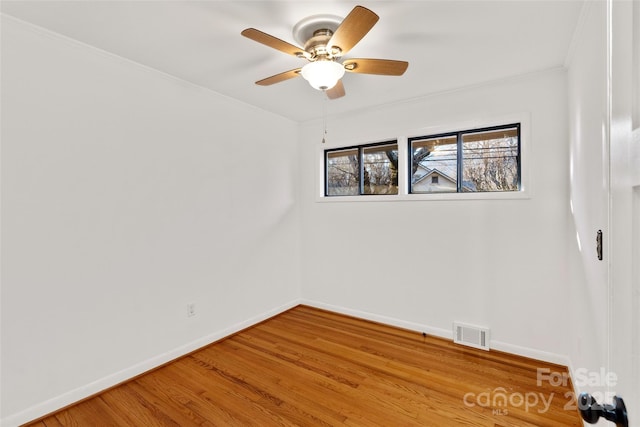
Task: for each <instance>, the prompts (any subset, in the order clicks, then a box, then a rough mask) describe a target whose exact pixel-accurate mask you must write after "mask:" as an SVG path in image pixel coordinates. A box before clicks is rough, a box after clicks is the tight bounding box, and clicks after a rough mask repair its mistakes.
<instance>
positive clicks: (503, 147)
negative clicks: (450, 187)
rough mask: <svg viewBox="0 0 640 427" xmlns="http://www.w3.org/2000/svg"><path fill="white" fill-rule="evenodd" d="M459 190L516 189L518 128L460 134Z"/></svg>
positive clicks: (517, 183) (517, 179)
mask: <svg viewBox="0 0 640 427" xmlns="http://www.w3.org/2000/svg"><path fill="white" fill-rule="evenodd" d="M462 158H463V160H462V164H463V167H462V180H463V185H462V191H465V192H468V191H518V189H519V177H518V128H516V127H513V128H505V129H500V130H492V131H487V132H477V133H467V134H463V135H462Z"/></svg>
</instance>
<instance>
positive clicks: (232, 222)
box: [1, 17, 299, 425]
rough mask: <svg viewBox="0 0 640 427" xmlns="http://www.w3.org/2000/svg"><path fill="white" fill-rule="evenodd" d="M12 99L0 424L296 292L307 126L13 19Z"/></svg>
mask: <svg viewBox="0 0 640 427" xmlns="http://www.w3.org/2000/svg"><path fill="white" fill-rule="evenodd" d="M1 98H2V267H3V269H2V354H1V356H2V372H1V374H2V404H1V408H2V414H1V415H2V420H3V425H15V424H18V423H20V422H24V421H27V420H29V419H33V418H35V417H37V416H40V415H43V414H44V413H46V412H48V411H51V410H54V409H56V408H59V407H60V406H62V405H65V404H68V403H70V402H73V401H75V400H78V399H80V398H82V397H85V396H86V395H87V394H89V393H92V392H96V391H98V390H100V389H101V388H104V387H106V386H109V385H112V384H113V383H115V382H118V381H121V380H124V379H126V378H128V377H131V376H133V375H135V374H137V373H139V372H141V371H144V370H146V369H149V368H151V367H153V366H155V365H157V364H159V363H162V362H164V361H167V360H169V359H171V358H173V357H176V356H178V355H181V354H183V353H184V352H186V351H189V350H192V349H194V348H196V347H198V346H201V345H204V344H206V343H208V342H209V341H211V340H214V339H216V338H219V337H221V336H223V335H225V334H227V333H230V332H232V331H235V330H237V329H238V328H241V327H243V326H246V325H248V324H251V323H253V322H256V321H258V320H261V319H262V318H264V317H266V316H269V315H272V314H275V313H276V312H278V311H280V310H283V309H284V308H288V307H289V306H291V304H293V303H295V302H297V301H298V300H299V286H298V279H299V271H298V265H299V254H298V252H299V251H298V241H299V239H298V233H297V231H298V229H299V225H298V220H297V218H298V214H297V212H296V209H295V194H296V191H297V189H296V188H295V185H296V184H295V183H296V176H297V175H296V174H297V171H296V160H297V159H296V147H297V141H296V137H297V124H296V123H294V122H291V121H289V120H286V119H283V118H281V117H278V116H274V115H272V114H269V113H266V112H264V111H261V110H258V109H255V108H253V107H250V106H247V105H244V104H241V103H239V102H236V101H234V100H231V99H228V98H225V97H223V96H219V95H217V94H215V93H212V92H208V91H205V90H203V89H200V88H197V87H193V86H191V85H189V84H186V83H183V82H181V81H179V80H177V79H173V78H171V77H169V76H165V75H162V74H160V73H157V72H155V71H153V70H149V69H146V68H144V67H141V66H139V65H136V64H132V63H130V62H127V61H125V60H122V59H119V58H117V57H113V56H111V55H108V54H106V53H102V52H100V51H97V50H94V49H92V48H89V47H87V46H84V45H80V44H77V43H75V42H71V41H68V40H66V39H63V38H61V37H58V36H55V35H51V34H48V33H46V32H44V31H40V30H38V29H35V28H32V27H30V26H28V25H25V24H22V23H20V22H18V21H14V20H12V19H9V18H5V17H3V19H2V97H1ZM191 302H193V303H195V304H196V310H197V315H196V316H195V317H192V318H187V316H186V305H187V303H191Z"/></svg>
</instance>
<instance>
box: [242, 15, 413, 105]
mask: <svg viewBox="0 0 640 427" xmlns="http://www.w3.org/2000/svg"><path fill="white" fill-rule="evenodd" d="M378 19H379V17H378V15H376V14H375V13H374V12H372V11H371V10H369V9H367V8H366V7H363V6H356V7H354V8H353V10H352V11H351V12H350V13H349V15H347V17H346V18H344V20H343V19H342V18H340V17H339V16H334V15H314V16H310V17H308V18H305V19H303V20H302V21H300V22H298V23H297V24H296V25H295V26H294V27H293V37H294V39H296V41H297V42H298V43H299V44H301V45H303V46H304V49H303V48H300V47H298V46H296V45H293V44H290V43H288V42H286V41H284V40H280V39H279V38H277V37H274V36H272V35H269V34H267V33H264V32H262V31H260V30H256V29H255V28H247V29H246V30H244V31H242V33H241V34H242V35H243V36H245V37H248V38H250V39H251V40H254V41H257V42H258V43H262V44H264V45H266V46H269V47H272V48H274V49H277V50H279V51H281V52H284V53H287V54H289V55H293V56H296V57H298V58H304V59H306V60H307V61H309V63H308V64H306V65H304V66H303V67H301V68H295V69H293V70H289V71H285V72H283V73H279V74H276V75H273V76H271V77H267V78H265V79H262V80H258V81H257V82H256V84H257V85H260V86H269V85H272V84H275V83H280V82H282V81H285V80H289V79H292V78H295V77H298V76H300V75H302V77H303V78H304V79H305V80H307V81H308V82H309V84H310V85H311V86H312V87H313V88H315V89H318V90H323V91H325V93H326V94H327V97H328V98H329V99H335V98H340V97H342V96H344V95H345V90H344V85H343V84H342V80H341V79H342V76H343V75H344V73H345V71H347V72H350V73H362V74H378V75H385V76H401V75H402V74H404V72H405V71H406V69H407V67H408V66H409V63H408V62H406V61H396V60H391V59H365V58H354V59H346V60H344V61H342V63H341V62H339V60H340V58H342V56H343V55H345V54H347V53H348V52H349V51H350V50H351V49H352V48H353V47H354V46H355V45H356V44H357V43H358V42H359V41H360V40H362V38H363V37H364V36H365V35H366V34H367V33H368V32H369V30H371V28H373V26H374V25H375V24H376V22H378Z"/></svg>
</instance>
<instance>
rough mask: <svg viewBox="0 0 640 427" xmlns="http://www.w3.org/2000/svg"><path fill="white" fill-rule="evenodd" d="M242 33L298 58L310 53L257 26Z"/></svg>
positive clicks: (305, 56) (307, 55)
mask: <svg viewBox="0 0 640 427" xmlns="http://www.w3.org/2000/svg"><path fill="white" fill-rule="evenodd" d="M240 34H242V35H243V36H245V37H247V38H249V39H251V40H253V41H256V42H258V43H262V44H263V45H266V46H269V47H272V48H274V49H277V50H279V51H280V52H284V53H288V54H289V55H293V56H297V57H298V58H308V57H309V53H307V52H305V50H304V49H302V48H301V47H298V46H295V45H292V44H291V43H287V42H286V41H284V40H280V39H279V38H277V37H274V36H272V35H270V34H267V33H263V32H262V31H260V30H256V29H255V28H247V29H246V30H244V31H243V32H241V33H240Z"/></svg>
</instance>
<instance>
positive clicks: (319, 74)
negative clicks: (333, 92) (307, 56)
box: [301, 60, 344, 90]
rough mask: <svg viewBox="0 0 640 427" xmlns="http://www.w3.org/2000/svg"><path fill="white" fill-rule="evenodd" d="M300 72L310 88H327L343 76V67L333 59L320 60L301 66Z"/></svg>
mask: <svg viewBox="0 0 640 427" xmlns="http://www.w3.org/2000/svg"><path fill="white" fill-rule="evenodd" d="M301 74H302V77H304V79H305V80H306V81H308V82H309V84H310V85H311V87H312V88H314V89H317V90H328V89H331V88H332V87H334V86H335V85H336V84H337V83H338V80H340V79H341V78H342V76H344V67H343V66H342V64H340V63H338V62H335V61H327V60H320V61H315V62H310V63H308V64H307V65H305V66H304V67H302V71H301Z"/></svg>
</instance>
